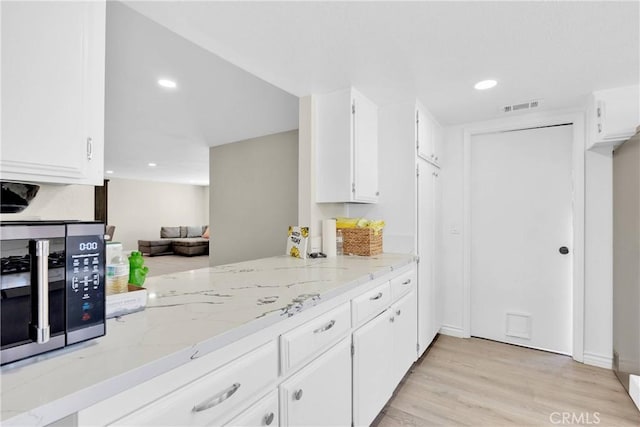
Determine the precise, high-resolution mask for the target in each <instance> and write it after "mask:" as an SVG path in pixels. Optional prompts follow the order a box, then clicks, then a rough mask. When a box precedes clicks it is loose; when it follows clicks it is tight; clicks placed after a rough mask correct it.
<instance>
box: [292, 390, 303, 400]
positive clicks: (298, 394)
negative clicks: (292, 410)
mask: <svg viewBox="0 0 640 427" xmlns="http://www.w3.org/2000/svg"><path fill="white" fill-rule="evenodd" d="M293 398H294V399H295V400H300V399H302V389H298V390H296V391H295V392H293Z"/></svg>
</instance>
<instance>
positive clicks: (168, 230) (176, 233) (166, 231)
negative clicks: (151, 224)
mask: <svg viewBox="0 0 640 427" xmlns="http://www.w3.org/2000/svg"><path fill="white" fill-rule="evenodd" d="M160 237H161V238H163V239H165V238H168V239H175V238H177V237H180V227H162V228H160Z"/></svg>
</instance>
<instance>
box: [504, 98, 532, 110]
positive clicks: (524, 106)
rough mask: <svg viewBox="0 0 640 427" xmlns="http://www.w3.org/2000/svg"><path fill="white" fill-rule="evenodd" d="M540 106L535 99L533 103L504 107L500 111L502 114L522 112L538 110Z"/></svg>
mask: <svg viewBox="0 0 640 427" xmlns="http://www.w3.org/2000/svg"><path fill="white" fill-rule="evenodd" d="M539 106H540V100H539V99H535V100H533V101H527V102H521V103H519V104H511V105H505V106H504V107H502V108H501V109H500V111H502V112H503V113H511V112H513V111H524V110H531V109H533V108H538V107H539Z"/></svg>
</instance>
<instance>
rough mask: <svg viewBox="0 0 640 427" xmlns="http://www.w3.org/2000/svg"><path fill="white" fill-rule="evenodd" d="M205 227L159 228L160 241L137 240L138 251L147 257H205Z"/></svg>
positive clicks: (207, 241)
mask: <svg viewBox="0 0 640 427" xmlns="http://www.w3.org/2000/svg"><path fill="white" fill-rule="evenodd" d="M206 229H207V226H206V225H203V226H200V225H197V226H180V227H161V228H160V239H157V240H138V250H139V251H140V252H142V253H143V254H146V255H149V256H156V255H169V254H176V255H184V256H195V255H207V254H208V253H209V239H208V238H203V237H202V235H203V234H204V232H205V231H206Z"/></svg>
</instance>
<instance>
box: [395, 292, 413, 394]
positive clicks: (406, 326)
mask: <svg viewBox="0 0 640 427" xmlns="http://www.w3.org/2000/svg"><path fill="white" fill-rule="evenodd" d="M389 311H390V312H391V314H390V315H391V318H392V319H393V327H392V341H391V342H392V344H393V345H392V346H391V348H392V353H393V356H392V358H393V362H392V363H391V369H389V375H390V376H391V391H393V390H394V389H395V388H396V386H397V385H398V384H399V383H400V380H402V377H404V375H405V374H406V373H407V371H408V370H409V368H410V367H411V365H413V362H415V361H416V359H417V356H418V349H417V348H416V343H417V335H418V330H417V326H418V322H417V299H416V293H415V291H411V292H410V293H409V294H408V295H406V296H404V297H403V298H402V299H400V300H399V301H397V302H395V303H394V304H393V305H392V306H391V308H390V309H389Z"/></svg>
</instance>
